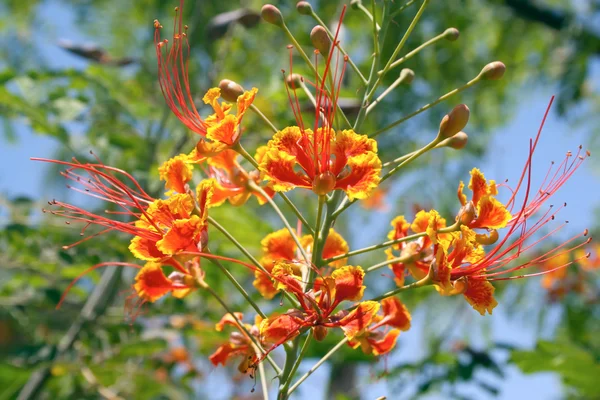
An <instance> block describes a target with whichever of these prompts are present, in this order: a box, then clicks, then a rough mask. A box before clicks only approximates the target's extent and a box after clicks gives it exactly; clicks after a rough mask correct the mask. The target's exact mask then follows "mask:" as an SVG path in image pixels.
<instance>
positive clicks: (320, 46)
mask: <svg viewBox="0 0 600 400" xmlns="http://www.w3.org/2000/svg"><path fill="white" fill-rule="evenodd" d="M310 41H311V42H312V44H313V46H314V47H315V49H317V50H319V52H321V54H323V55H327V54H329V49H330V48H331V39H329V35H327V32H326V31H325V28H323V27H322V26H321V25H317V26H315V27H314V28H313V29H312V31H310Z"/></svg>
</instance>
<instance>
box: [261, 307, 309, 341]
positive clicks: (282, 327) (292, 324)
mask: <svg viewBox="0 0 600 400" xmlns="http://www.w3.org/2000/svg"><path fill="white" fill-rule="evenodd" d="M301 327H302V324H301V321H300V320H298V318H295V317H292V316H291V315H288V314H282V315H276V316H271V317H269V318H267V319H263V320H262V322H261V323H260V327H259V331H260V335H261V338H262V340H263V341H265V342H267V343H283V342H284V341H287V340H290V339H292V338H293V337H294V336H296V335H298V334H299V333H300V328H301Z"/></svg>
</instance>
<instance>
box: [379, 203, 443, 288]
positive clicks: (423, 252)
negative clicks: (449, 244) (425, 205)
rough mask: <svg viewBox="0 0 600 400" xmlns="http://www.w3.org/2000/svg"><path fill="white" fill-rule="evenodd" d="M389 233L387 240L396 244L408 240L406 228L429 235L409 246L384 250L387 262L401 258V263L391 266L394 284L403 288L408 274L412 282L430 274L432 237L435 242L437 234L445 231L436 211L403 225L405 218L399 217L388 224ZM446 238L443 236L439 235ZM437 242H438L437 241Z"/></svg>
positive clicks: (418, 216)
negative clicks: (412, 279)
mask: <svg viewBox="0 0 600 400" xmlns="http://www.w3.org/2000/svg"><path fill="white" fill-rule="evenodd" d="M391 225H392V228H393V229H392V230H391V231H390V232H389V233H388V239H389V240H398V239H402V238H405V237H407V236H408V231H409V228H410V230H412V232H413V233H429V234H428V235H427V236H423V237H420V238H418V239H416V240H413V241H409V242H400V243H397V244H394V245H393V246H392V247H390V248H388V249H387V250H386V254H387V258H388V260H393V259H396V258H402V259H403V261H401V262H394V263H393V264H390V269H391V270H392V271H393V273H394V281H395V282H396V284H397V285H398V286H403V285H404V279H405V276H406V273H407V269H408V271H410V274H411V275H412V276H413V277H414V278H415V279H422V278H424V277H425V276H426V275H427V273H428V272H429V264H431V261H432V260H433V251H432V247H431V246H432V244H433V242H432V239H431V237H432V236H435V238H437V231H438V230H439V229H441V228H445V227H446V220H445V219H444V218H441V217H440V216H439V214H438V213H437V211H435V210H431V211H424V210H421V211H419V212H418V213H417V215H416V216H415V219H414V221H413V223H412V224H411V223H409V222H408V221H406V219H405V218H404V216H398V217H396V218H394V220H393V221H392V222H391ZM440 237H445V235H440ZM436 240H437V239H436Z"/></svg>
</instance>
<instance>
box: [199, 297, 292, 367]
mask: <svg viewBox="0 0 600 400" xmlns="http://www.w3.org/2000/svg"><path fill="white" fill-rule="evenodd" d="M203 288H204V289H205V290H206V291H208V292H209V293H210V294H211V295H213V297H214V298H215V299H216V300H217V301H218V302H219V304H221V306H222V307H223V308H224V309H225V311H227V312H228V313H229V314H230V315H231V317H232V318H233V319H234V321H235V322H236V323H237V325H238V327H239V328H240V329H241V330H242V331H244V333H245V334H246V336H247V337H248V338H249V339H250V340H251V341H252V343H253V344H254V346H256V348H258V349H259V350H260V352H261V354H263V355H264V354H266V353H265V350H264V349H263V348H262V346H261V345H260V342H259V341H258V339H257V338H256V337H255V336H254V335H252V334H251V333H250V331H248V329H247V328H246V326H245V325H244V323H243V322H242V321H240V320H239V319H238V317H236V315H235V314H234V312H233V311H231V309H230V308H229V306H228V305H227V304H226V303H225V302H224V301H223V299H221V296H219V295H218V294H217V292H215V291H214V290H213V289H212V288H211V287H210V286H203ZM265 358H266V360H267V361H268V362H269V364H271V366H272V367H273V369H274V370H275V372H276V373H277V374H278V375H280V374H281V368H279V366H278V365H277V363H275V361H274V360H273V359H272V358H271V356H270V355H268V354H267V355H266V356H265Z"/></svg>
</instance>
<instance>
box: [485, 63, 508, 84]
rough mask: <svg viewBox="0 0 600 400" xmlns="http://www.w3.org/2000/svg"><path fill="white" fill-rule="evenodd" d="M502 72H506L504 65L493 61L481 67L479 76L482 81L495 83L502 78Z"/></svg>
mask: <svg viewBox="0 0 600 400" xmlns="http://www.w3.org/2000/svg"><path fill="white" fill-rule="evenodd" d="M504 72H506V65H504V63H503V62H501V61H494V62H491V63H489V64H488V65H486V66H485V67H483V69H482V70H481V72H480V73H479V75H480V76H481V77H482V78H483V79H488V80H490V81H497V80H498V79H500V78H502V77H503V76H504Z"/></svg>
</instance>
